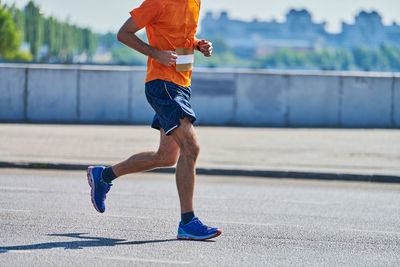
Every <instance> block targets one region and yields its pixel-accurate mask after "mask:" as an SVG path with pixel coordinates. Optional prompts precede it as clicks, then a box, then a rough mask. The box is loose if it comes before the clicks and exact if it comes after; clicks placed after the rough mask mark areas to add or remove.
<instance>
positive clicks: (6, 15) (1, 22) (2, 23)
mask: <svg viewBox="0 0 400 267" xmlns="http://www.w3.org/2000/svg"><path fill="white" fill-rule="evenodd" d="M0 36H1V38H0V57H1V58H4V59H12V58H13V57H14V56H15V54H16V53H17V52H18V48H19V46H20V41H19V36H18V31H17V29H16V27H15V24H14V21H13V20H12V18H11V13H10V12H9V11H7V10H6V9H5V7H3V6H0Z"/></svg>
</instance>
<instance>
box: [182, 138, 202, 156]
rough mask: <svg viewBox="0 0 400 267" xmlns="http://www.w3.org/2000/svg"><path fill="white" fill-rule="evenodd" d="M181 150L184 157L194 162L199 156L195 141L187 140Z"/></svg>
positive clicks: (197, 145)
mask: <svg viewBox="0 0 400 267" xmlns="http://www.w3.org/2000/svg"><path fill="white" fill-rule="evenodd" d="M181 150H182V154H184V155H185V156H186V157H189V158H193V159H194V160H196V159H197V157H198V156H199V154H200V145H199V143H198V142H197V141H196V140H187V141H186V142H185V143H184V145H183V147H182V148H181Z"/></svg>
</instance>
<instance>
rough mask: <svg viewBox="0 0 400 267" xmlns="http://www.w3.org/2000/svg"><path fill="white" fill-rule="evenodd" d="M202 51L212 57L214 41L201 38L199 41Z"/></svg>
mask: <svg viewBox="0 0 400 267" xmlns="http://www.w3.org/2000/svg"><path fill="white" fill-rule="evenodd" d="M199 48H200V52H201V53H203V55H204V56H205V57H211V54H212V51H213V46H212V43H211V42H209V41H206V40H201V41H200V42H199Z"/></svg>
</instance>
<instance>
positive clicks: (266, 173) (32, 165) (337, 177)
mask: <svg viewBox="0 0 400 267" xmlns="http://www.w3.org/2000/svg"><path fill="white" fill-rule="evenodd" d="M87 167H88V165H83V164H63V163H60V164H57V163H37V162H28V163H16V162H0V168H17V169H40V170H64V171H84V170H86V169H87ZM149 172H150V173H175V168H163V169H156V170H152V171H149ZM196 173H197V174H200V175H219V176H247V177H259V178H275V179H283V178H289V179H306V180H325V181H353V182H374V183H400V176H391V175H379V174H372V175H365V174H348V173H320V172H295V171H273V170H238V169H207V168H197V169H196Z"/></svg>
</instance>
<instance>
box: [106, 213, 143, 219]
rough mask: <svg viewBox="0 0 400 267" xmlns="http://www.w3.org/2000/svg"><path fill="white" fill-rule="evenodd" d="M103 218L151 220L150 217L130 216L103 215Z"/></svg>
mask: <svg viewBox="0 0 400 267" xmlns="http://www.w3.org/2000/svg"><path fill="white" fill-rule="evenodd" d="M102 216H103V217H113V218H128V219H138V220H150V218H148V217H138V216H129V215H110V214H106V215H102Z"/></svg>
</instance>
